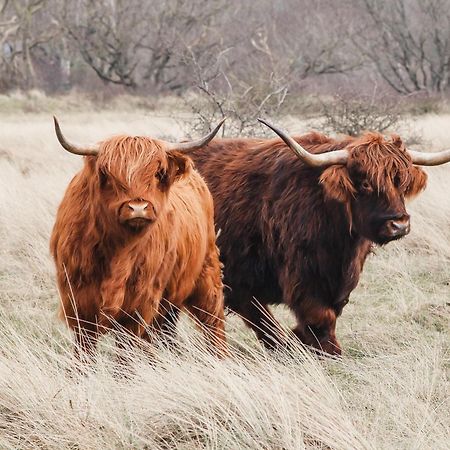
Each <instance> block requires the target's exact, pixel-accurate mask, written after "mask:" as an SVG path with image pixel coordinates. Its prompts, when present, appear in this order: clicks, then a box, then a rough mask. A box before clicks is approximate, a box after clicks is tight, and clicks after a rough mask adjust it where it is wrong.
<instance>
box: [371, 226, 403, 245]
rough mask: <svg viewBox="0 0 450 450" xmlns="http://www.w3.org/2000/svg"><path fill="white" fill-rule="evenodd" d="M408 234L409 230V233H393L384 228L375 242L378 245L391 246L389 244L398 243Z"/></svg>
mask: <svg viewBox="0 0 450 450" xmlns="http://www.w3.org/2000/svg"><path fill="white" fill-rule="evenodd" d="M408 233H409V230H408V231H407V232H401V233H391V232H389V231H388V230H386V229H385V228H384V227H383V228H382V229H381V230H380V231H379V232H378V234H377V236H376V238H375V239H374V240H373V241H374V242H375V243H376V244H378V245H386V244H389V242H392V241H398V240H399V239H401V238H403V237H405V236H406V235H407V234H408Z"/></svg>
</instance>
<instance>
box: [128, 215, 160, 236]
mask: <svg viewBox="0 0 450 450" xmlns="http://www.w3.org/2000/svg"><path fill="white" fill-rule="evenodd" d="M153 222H154V220H151V219H146V218H144V217H135V218H133V219H128V220H125V221H124V222H122V225H123V226H124V227H125V228H126V229H127V230H128V231H130V232H131V233H135V234H137V233H142V232H144V231H145V230H147V229H148V228H149V226H150V225H151V224H152V223H153Z"/></svg>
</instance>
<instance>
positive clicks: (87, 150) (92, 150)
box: [53, 116, 98, 156]
mask: <svg viewBox="0 0 450 450" xmlns="http://www.w3.org/2000/svg"><path fill="white" fill-rule="evenodd" d="M53 120H54V122H55V132H56V137H57V138H58V141H59V143H60V144H61V145H62V147H63V148H64V149H66V150H67V151H68V152H70V153H73V154H74V155H81V156H96V155H97V154H98V148H97V147H77V146H76V145H73V144H71V143H70V142H68V141H66V138H65V137H64V136H63V134H62V131H61V127H60V126H59V123H58V119H57V118H56V117H55V116H53Z"/></svg>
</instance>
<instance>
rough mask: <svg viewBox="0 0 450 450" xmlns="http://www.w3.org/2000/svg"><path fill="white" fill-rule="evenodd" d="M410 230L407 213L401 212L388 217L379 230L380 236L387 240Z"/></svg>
mask: <svg viewBox="0 0 450 450" xmlns="http://www.w3.org/2000/svg"><path fill="white" fill-rule="evenodd" d="M410 230H411V225H410V221H409V215H408V214H402V215H400V216H395V217H390V218H388V219H387V220H386V221H385V222H384V225H383V226H382V227H381V230H380V237H381V238H382V239H383V240H385V241H386V242H388V241H392V240H395V239H400V238H402V237H403V236H406V235H407V234H408V233H409V232H410Z"/></svg>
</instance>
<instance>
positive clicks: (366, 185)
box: [360, 180, 372, 192]
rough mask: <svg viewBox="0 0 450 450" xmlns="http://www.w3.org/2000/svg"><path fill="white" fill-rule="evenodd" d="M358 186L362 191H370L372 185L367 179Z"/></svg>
mask: <svg viewBox="0 0 450 450" xmlns="http://www.w3.org/2000/svg"><path fill="white" fill-rule="evenodd" d="M360 187H361V191H363V192H372V186H371V185H370V183H369V182H368V181H367V180H364V181H362V182H361V184H360Z"/></svg>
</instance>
